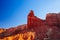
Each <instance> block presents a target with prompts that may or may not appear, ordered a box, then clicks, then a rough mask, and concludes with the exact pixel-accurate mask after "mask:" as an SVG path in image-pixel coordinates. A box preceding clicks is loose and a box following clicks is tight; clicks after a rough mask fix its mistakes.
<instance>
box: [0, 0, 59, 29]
mask: <svg viewBox="0 0 60 40" xmlns="http://www.w3.org/2000/svg"><path fill="white" fill-rule="evenodd" d="M30 10H33V11H34V13H35V15H36V16H37V17H39V18H41V19H45V17H46V14H47V13H53V12H54V13H55V12H56V13H58V12H60V0H0V28H10V27H16V26H18V25H22V24H26V23H27V15H28V13H29V12H30Z"/></svg>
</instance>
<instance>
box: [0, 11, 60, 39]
mask: <svg viewBox="0 0 60 40" xmlns="http://www.w3.org/2000/svg"><path fill="white" fill-rule="evenodd" d="M0 40H60V13H48V14H47V15H46V19H45V20H42V19H40V18H38V17H36V16H35V15H34V12H33V11H32V10H31V11H30V13H29V14H28V16H27V24H24V25H20V26H17V27H15V28H9V29H0Z"/></svg>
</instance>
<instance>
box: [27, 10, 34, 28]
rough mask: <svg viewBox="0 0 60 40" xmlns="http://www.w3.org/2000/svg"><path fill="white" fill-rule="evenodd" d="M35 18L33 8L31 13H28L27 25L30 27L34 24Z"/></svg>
mask: <svg viewBox="0 0 60 40" xmlns="http://www.w3.org/2000/svg"><path fill="white" fill-rule="evenodd" d="M33 18H34V12H33V10H31V11H30V13H29V14H28V18H27V25H28V27H31V26H32V24H33Z"/></svg>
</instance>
